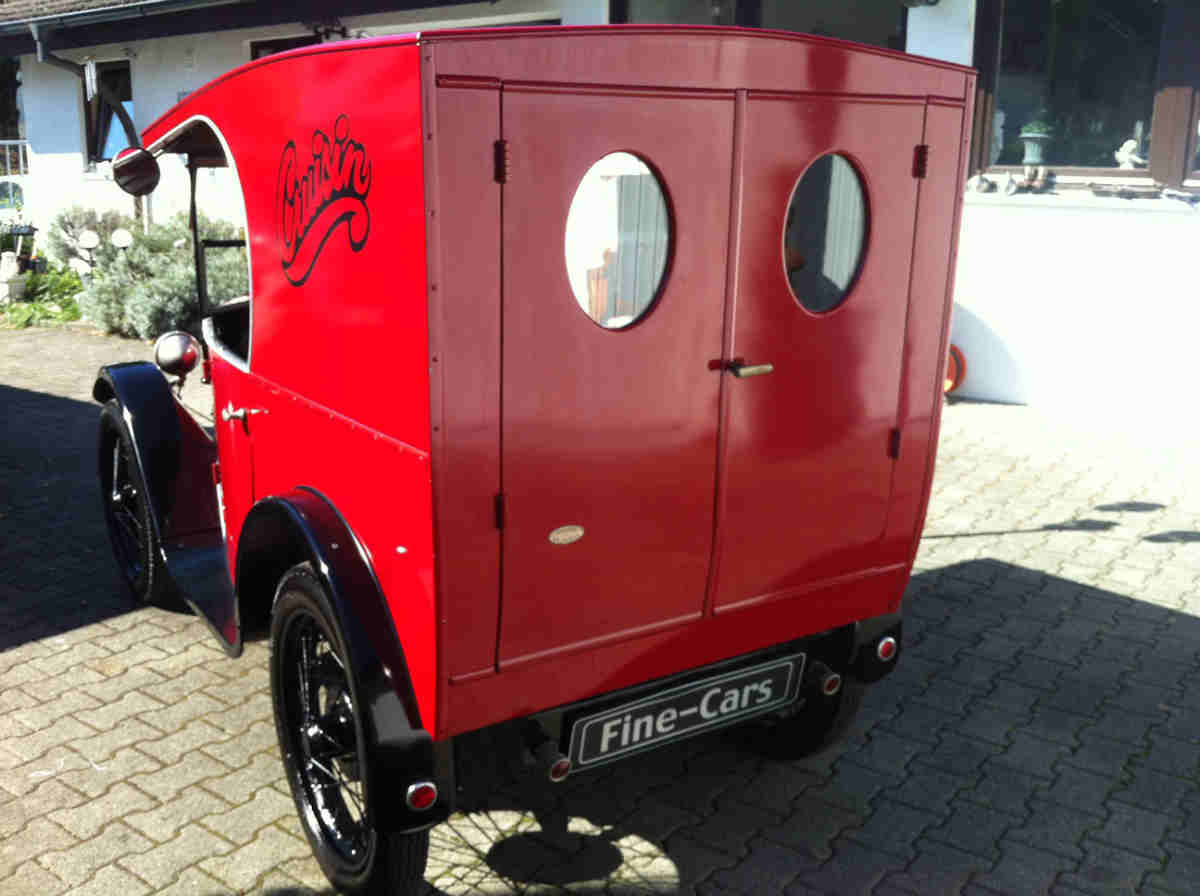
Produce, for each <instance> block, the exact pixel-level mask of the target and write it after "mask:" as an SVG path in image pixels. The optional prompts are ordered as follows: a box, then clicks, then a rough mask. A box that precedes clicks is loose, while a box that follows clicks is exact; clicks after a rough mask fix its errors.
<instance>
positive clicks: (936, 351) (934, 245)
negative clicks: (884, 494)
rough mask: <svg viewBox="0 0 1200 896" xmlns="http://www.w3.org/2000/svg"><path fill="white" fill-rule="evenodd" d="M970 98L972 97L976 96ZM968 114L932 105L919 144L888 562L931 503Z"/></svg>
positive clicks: (910, 545) (913, 542) (907, 558)
mask: <svg viewBox="0 0 1200 896" xmlns="http://www.w3.org/2000/svg"><path fill="white" fill-rule="evenodd" d="M968 95H972V96H973V91H971V93H969V94H968ZM970 121H971V108H970V105H969V104H968V106H967V107H966V108H964V107H963V106H960V105H954V106H950V105H943V104H939V103H931V104H930V105H929V108H928V111H927V112H926V119H925V137H924V141H923V142H925V143H926V144H928V145H929V147H930V150H929V166H928V173H927V175H926V177H925V179H924V180H922V181H921V195H920V205H919V208H920V211H919V214H918V217H917V230H916V240H915V241H914V244H913V265H912V291H911V294H910V296H909V316H908V328H907V331H906V334H905V360H904V381H903V388H902V391H901V401H900V411H899V420H900V427H901V434H902V438H901V442H900V457H899V459H898V460H897V462H896V472H895V478H894V480H893V482H894V484H893V489H892V509H891V514H890V516H889V519H888V542H889V544H888V549H887V554H888V556H889V557H890V558H892V559H894V560H898V561H903V562H908V563H911V562H912V558H913V556H914V555H915V553H916V549H917V543H918V539H919V537H920V534H921V533H920V530H921V526H922V523H923V522H924V518H925V509H926V505H927V503H928V491H929V484H930V480H931V478H932V474H933V459H934V455H935V452H936V448H937V433H938V424H939V421H940V420H941V413H942V405H943V404H944V401H943V397H942V372H943V370H944V369H945V358H946V350H947V345H948V341H949V334H950V309H951V305H952V293H953V287H954V245H955V243H956V242H957V239H958V227H959V216H960V214H961V210H962V192H963V179H964V177H965V172H966V158H967V156H966V153H967V150H968V145H969V144H968V141H969V139H970V136H971V133H970V125H969V123H970Z"/></svg>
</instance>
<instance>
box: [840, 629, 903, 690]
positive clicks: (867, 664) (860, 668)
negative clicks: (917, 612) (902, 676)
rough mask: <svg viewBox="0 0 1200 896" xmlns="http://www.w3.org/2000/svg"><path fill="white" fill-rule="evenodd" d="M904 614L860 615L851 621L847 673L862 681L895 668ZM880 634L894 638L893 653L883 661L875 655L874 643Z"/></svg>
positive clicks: (877, 678) (870, 680) (901, 636)
mask: <svg viewBox="0 0 1200 896" xmlns="http://www.w3.org/2000/svg"><path fill="white" fill-rule="evenodd" d="M903 634H904V617H903V616H902V615H901V614H900V613H888V614H887V615H886V616H874V617H872V618H870V619H862V620H860V621H859V622H858V623H857V624H856V625H855V633H854V656H853V658H852V660H851V664H850V674H851V675H852V676H854V677H855V678H857V679H858V680H859V681H861V682H863V683H864V684H871V683H872V682H876V681H879V679H881V678H883V677H884V676H885V675H887V674H888V673H890V672H891V671H892V670H893V669H895V668H896V664H897V663H898V662H899V661H900V654H901V652H902V650H903V648H902V645H903V643H904V638H903ZM884 635H891V636H892V637H893V638H895V639H896V655H895V656H893V657H892V658H891V659H890V660H888V661H886V662H884V661H883V660H881V659H879V657H878V656H876V655H875V645H877V644H878V643H879V639H880V638H882V637H883V636H884Z"/></svg>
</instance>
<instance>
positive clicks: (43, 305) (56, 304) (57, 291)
mask: <svg viewBox="0 0 1200 896" xmlns="http://www.w3.org/2000/svg"><path fill="white" fill-rule="evenodd" d="M82 288H83V284H81V283H80V282H79V277H78V276H77V275H76V274H75V272H74V271H71V270H67V269H66V268H62V269H58V270H50V271H47V272H46V273H45V274H30V275H29V277H28V279H26V281H25V295H24V297H23V298H22V299H21V300H20V301H17V302H13V303H12V304H10V305H9V306H8V307H7V308H5V309H4V322H5V323H6V324H7V325H8V326H10V327H36V326H40V325H42V324H55V323H66V322H67V321H72V320H79V318H80V312H79V303H78V302H77V301H76V296H77V295H78V294H79V292H80V290H81V289H82Z"/></svg>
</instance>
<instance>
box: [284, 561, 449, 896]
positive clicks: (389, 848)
mask: <svg viewBox="0 0 1200 896" xmlns="http://www.w3.org/2000/svg"><path fill="white" fill-rule="evenodd" d="M332 620H333V614H332V613H331V612H330V610H329V604H328V598H327V597H326V595H325V592H324V588H323V587H322V585H321V584H320V582H319V581H318V580H317V579H316V577H315V576H314V575H313V574H312V571H311V569H310V568H309V567H308V566H307V565H302V566H297V567H293V568H292V569H291V570H289V571H288V572H287V574H285V575H284V577H283V580H282V581H281V582H280V584H279V589H278V592H277V597H276V602H275V611H274V616H273V619H272V624H271V690H272V694H273V698H274V705H275V727H276V732H277V734H278V736H279V746H280V751H281V753H282V754H283V763H284V768H285V770H286V771H287V776H288V783H289V785H290V786H291V789H292V796H293V798H294V799H295V801H296V809H297V811H298V812H299V814H300V821H301V823H302V825H303V827H304V833H305V835H306V836H307V837H308V841H309V844H310V845H311V846H312V849H313V854H314V855H315V856H316V858H317V861H318V862H319V863H320V865H321V868H322V870H323V871H324V872H325V875H326V876H327V877H328V878H329V880H330V882H331V883H333V884H334V886H336V887H338V888H340V889H342V890H344V891H346V892H350V893H371V894H376V893H378V894H382V893H388V894H404V893H415V892H416V890H417V887H418V885H419V884H420V882H421V878H422V875H423V874H424V870H425V861H426V857H427V854H428V848H429V834H428V832H421V833H417V834H395V833H387V832H380V831H377V830H376V829H375V828H374V827H373V824H372V814H371V781H370V770H369V767H368V762H367V753H366V748H365V734H364V729H363V722H362V717H361V715H360V713H359V710H358V706H359V703H358V700H357V696H356V691H355V683H354V676H353V673H352V671H351V670H350V668H349V667H348V665H347V659H346V653H345V649H344V646H343V643H342V639H341V637H340V636H339V634H338V631H337V628H336V625H335V623H334V622H333V621H332Z"/></svg>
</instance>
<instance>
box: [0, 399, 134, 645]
mask: <svg viewBox="0 0 1200 896" xmlns="http://www.w3.org/2000/svg"><path fill="white" fill-rule="evenodd" d="M0 414H2V415H3V419H4V438H3V439H2V440H0V650H3V649H7V648H10V647H15V646H17V645H18V644H23V643H25V642H27V641H32V640H36V639H39V638H46V637H50V636H53V635H57V634H62V633H63V632H66V631H69V630H71V629H74V628H77V627H79V626H82V625H88V624H90V623H93V622H98V621H99V620H101V619H107V618H109V617H111V616H116V615H119V614H121V613H125V612H128V611H129V610H131V609H134V603H133V599H132V597H131V596H130V594H129V589H128V588H127V586H126V584H125V582H124V580H123V579H122V578H121V576H120V573H119V572H118V571H117V567H116V564H115V563H114V561H113V557H112V551H111V549H110V547H109V543H108V535H107V532H106V530H105V526H104V517H103V512H102V510H101V504H100V495H99V487H98V485H97V475H96V426H97V420H98V419H99V415H100V406H99V405H97V404H89V403H86V402H81V401H73V400H71V399H68V398H59V397H57V396H54V395H48V394H46V393H43V392H34V391H30V390H27V389H17V388H13V387H11V386H5V385H0Z"/></svg>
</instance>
